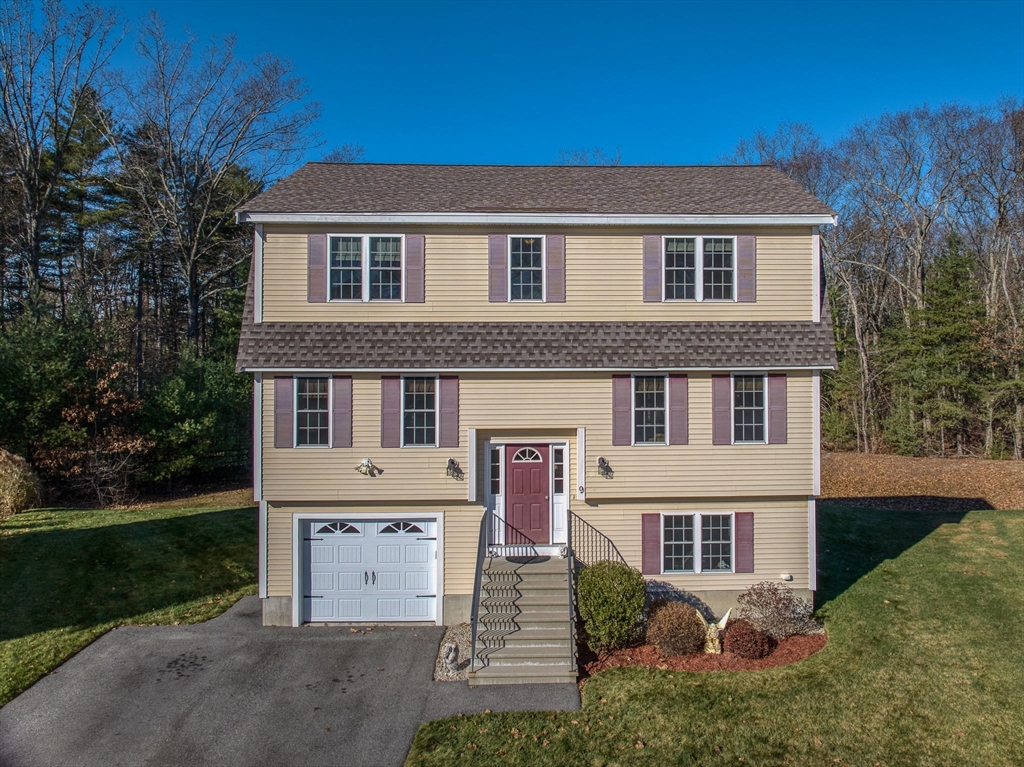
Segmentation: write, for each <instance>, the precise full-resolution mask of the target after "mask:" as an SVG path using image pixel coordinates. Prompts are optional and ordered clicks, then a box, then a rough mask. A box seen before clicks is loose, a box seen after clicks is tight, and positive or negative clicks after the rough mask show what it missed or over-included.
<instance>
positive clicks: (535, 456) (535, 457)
mask: <svg viewBox="0 0 1024 767" xmlns="http://www.w3.org/2000/svg"><path fill="white" fill-rule="evenodd" d="M512 460H513V461H515V462H516V463H540V462H541V461H543V460H544V459H543V458H541V457H540V453H538V452H537V451H536V450H534V449H533V448H532V447H524V448H520V449H519V450H517V451H516V454H515V455H514V456H512Z"/></svg>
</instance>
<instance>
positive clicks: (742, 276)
mask: <svg viewBox="0 0 1024 767" xmlns="http://www.w3.org/2000/svg"><path fill="white" fill-rule="evenodd" d="M736 300H737V301H743V302H746V303H753V302H755V301H757V238H756V237H737V238H736Z"/></svg>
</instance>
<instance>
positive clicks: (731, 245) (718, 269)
mask: <svg viewBox="0 0 1024 767" xmlns="http://www.w3.org/2000/svg"><path fill="white" fill-rule="evenodd" d="M662 254H663V259H664V261H663V269H662V272H663V294H662V295H663V297H664V300H666V301H734V300H735V299H736V238H735V237H665V238H663V250H662Z"/></svg>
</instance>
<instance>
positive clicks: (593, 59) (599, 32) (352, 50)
mask: <svg viewBox="0 0 1024 767" xmlns="http://www.w3.org/2000/svg"><path fill="white" fill-rule="evenodd" d="M105 4H108V5H116V6H118V7H120V8H121V9H122V11H123V13H124V16H125V17H126V18H127V19H128V20H133V19H137V18H139V17H140V16H142V15H143V14H145V13H146V11H147V10H148V9H149V8H155V9H156V10H157V11H158V12H159V13H160V14H161V15H162V16H163V17H164V19H165V21H166V22H167V25H168V28H169V29H170V30H172V31H180V30H183V29H184V28H185V27H186V26H187V27H189V28H190V29H191V30H192V32H193V33H195V34H196V35H197V36H198V37H199V39H200V40H209V39H211V38H212V37H215V36H220V35H224V34H234V35H235V36H236V37H237V41H238V51H239V53H240V54H242V55H244V56H252V55H255V54H257V53H261V52H265V51H270V52H273V53H276V54H278V55H280V56H283V57H286V58H288V59H290V60H291V62H292V63H293V64H294V66H295V68H296V71H297V73H298V74H299V75H300V76H301V77H303V79H304V80H305V81H306V83H307V84H308V86H309V87H310V89H311V91H312V98H313V99H315V100H317V101H320V102H322V104H323V116H322V118H321V120H320V124H319V125H318V129H319V130H320V132H321V133H322V134H323V138H324V141H325V146H324V148H323V149H319V150H314V151H312V152H310V155H309V158H308V159H317V158H318V157H319V155H320V154H321V153H322V152H323V151H324V150H325V149H326V148H329V147H330V146H332V145H338V144H342V143H345V142H355V143H359V144H362V145H363V146H365V147H366V160H368V161H371V162H430V163H533V164H546V163H550V162H551V161H552V160H553V159H554V158H555V157H556V155H557V154H558V151H559V150H560V149H570V148H576V147H595V146H600V147H604V148H605V149H606V150H608V151H613V150H614V149H615V147H617V146H618V147H621V151H622V156H623V160H624V161H625V162H628V163H633V162H663V163H669V164H675V163H701V162H711V161H714V160H715V159H716V158H717V157H718V156H719V155H721V154H723V153H727V152H729V151H731V149H732V148H733V147H734V146H735V144H736V141H737V140H738V139H740V138H741V137H744V136H749V135H750V134H751V133H752V132H753V131H754V130H756V129H757V128H758V127H765V128H769V129H771V128H774V127H775V126H776V125H777V124H778V123H779V122H780V121H793V122H808V123H810V124H812V125H813V126H814V127H815V128H816V129H817V130H818V131H819V132H820V133H821V134H822V135H823V136H825V137H826V138H833V137H835V136H838V135H840V134H842V133H843V132H844V131H845V130H846V129H847V128H848V127H850V126H851V125H853V124H854V123H856V122H858V121H860V120H862V119H865V118H870V117H874V116H877V115H879V114H881V113H883V112H886V111H895V110H899V109H904V108H908V107H911V106H914V105H917V104H921V103H923V102H928V103H929V104H933V105H937V104H940V103H943V102H946V101H960V102H962V103H965V104H971V105H980V104H991V103H994V102H995V101H996V99H998V98H999V97H1000V96H1001V95H1013V96H1016V97H1018V98H1021V97H1022V96H1024V0H972V1H971V2H948V1H944V0H934V1H932V2H918V1H917V0H887V1H884V2H776V3H771V2H717V3H710V2H700V3H698V2H689V3H687V2H679V3H671V2H640V1H635V2H610V1H609V2H532V1H529V0H520V1H519V2H425V1H422V2H347V3H332V2H308V1H306V0H290V1H289V2H277V1H275V2H269V1H267V0H245V2H235V0H205V1H204V2H193V1H192V0H175V1H173V2H166V1H163V0H142V1H140V2H135V0H127V1H124V0H122V1H121V2H107V3H105ZM130 53H131V46H130V45H129V46H126V47H125V50H124V51H123V52H122V55H121V56H120V57H119V63H120V64H121V65H122V66H123V65H127V64H129V63H130V61H131V55H130Z"/></svg>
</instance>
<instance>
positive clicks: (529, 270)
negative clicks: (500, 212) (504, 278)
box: [508, 235, 544, 301]
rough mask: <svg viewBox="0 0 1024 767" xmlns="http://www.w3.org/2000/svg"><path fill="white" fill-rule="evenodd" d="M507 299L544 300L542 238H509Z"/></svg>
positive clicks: (538, 236) (537, 236)
mask: <svg viewBox="0 0 1024 767" xmlns="http://www.w3.org/2000/svg"><path fill="white" fill-rule="evenodd" d="M508 280H509V298H510V300H512V301H543V300H544V237H542V236H540V235H536V236H530V237H516V236H512V237H509V261H508Z"/></svg>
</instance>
